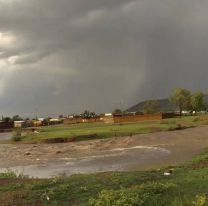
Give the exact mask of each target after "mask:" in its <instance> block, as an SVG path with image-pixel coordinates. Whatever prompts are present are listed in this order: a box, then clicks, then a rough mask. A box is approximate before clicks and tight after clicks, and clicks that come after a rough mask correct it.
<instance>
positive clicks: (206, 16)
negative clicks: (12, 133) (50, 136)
mask: <svg viewBox="0 0 208 206" xmlns="http://www.w3.org/2000/svg"><path fill="white" fill-rule="evenodd" d="M207 11H208V1H207V0H197V1H196V0H0V71H1V72H0V115H1V114H2V115H13V114H20V115H24V116H34V115H35V113H38V114H39V115H40V116H49V115H57V114H68V113H74V112H75V113H78V112H81V111H83V110H84V109H89V110H92V111H96V112H109V111H112V110H113V109H115V108H117V107H120V102H121V106H122V107H123V109H124V108H128V107H129V106H132V105H133V104H135V103H138V102H139V101H141V100H145V99H149V98H160V97H166V96H168V95H169V94H170V92H171V91H172V90H173V89H174V88H175V87H185V88H188V89H192V90H202V91H204V92H205V93H208V12H207Z"/></svg>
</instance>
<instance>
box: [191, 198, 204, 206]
mask: <svg viewBox="0 0 208 206" xmlns="http://www.w3.org/2000/svg"><path fill="white" fill-rule="evenodd" d="M193 205H194V206H205V205H206V196H205V195H197V196H196V199H195V201H194V202H193Z"/></svg>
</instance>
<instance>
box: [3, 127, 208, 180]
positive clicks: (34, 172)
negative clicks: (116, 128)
mask: <svg viewBox="0 0 208 206" xmlns="http://www.w3.org/2000/svg"><path fill="white" fill-rule="evenodd" d="M207 146H208V126H203V127H197V128H191V129H186V130H180V131H171V132H157V133H151V134H143V135H136V136H133V137H120V138H119V137H117V138H111V139H105V140H92V141H82V142H73V143H64V144H10V145H9V144H1V145H0V171H4V170H6V169H7V168H10V169H12V170H14V171H16V172H18V173H23V174H25V175H29V176H31V177H39V178H49V177H53V176H56V175H60V174H63V173H64V174H67V175H71V174H76V173H92V172H103V171H124V170H144V169H150V168H155V167H161V166H168V165H175V164H178V163H182V162H184V161H186V160H189V159H191V158H192V157H193V156H194V155H196V154H199V153H200V152H202V151H203V149H204V148H207Z"/></svg>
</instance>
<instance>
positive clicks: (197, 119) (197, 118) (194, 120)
mask: <svg viewBox="0 0 208 206" xmlns="http://www.w3.org/2000/svg"><path fill="white" fill-rule="evenodd" d="M199 121H200V118H199V117H195V118H194V119H193V120H192V122H199Z"/></svg>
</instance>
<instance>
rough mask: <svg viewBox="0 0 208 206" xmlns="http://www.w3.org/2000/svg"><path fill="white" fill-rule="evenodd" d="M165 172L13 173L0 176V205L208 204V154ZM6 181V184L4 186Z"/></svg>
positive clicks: (105, 205) (181, 205) (119, 205)
mask: <svg viewBox="0 0 208 206" xmlns="http://www.w3.org/2000/svg"><path fill="white" fill-rule="evenodd" d="M165 170H166V169H165V168H163V169H158V170H154V171H142V172H141V171H138V172H106V173H97V174H86V175H73V176H71V177H65V176H62V177H57V178H54V179H48V180H39V179H27V178H22V176H21V177H18V178H15V177H14V175H13V174H12V173H11V172H10V173H9V175H5V174H1V175H0V205H2V206H4V205H5V206H9V205H50V206H57V205H60V206H69V205H74V206H75V205H77V206H78V205H80V206H87V205H94V206H96V205H99V206H111V205H115V206H123V205H127V206H134V205H139V206H140V205H144V206H146V205H147V206H150V205H157V206H166V205H167V206H168V205H172V206H191V205H202V206H204V205H208V201H207V200H208V151H206V152H205V153H204V154H203V155H200V156H197V157H196V158H194V159H193V160H192V161H191V162H188V163H186V164H184V165H182V166H178V167H175V168H174V171H173V174H172V175H171V176H164V175H163V172H164V171H165ZM4 181H7V184H3V185H2V183H3V182H4ZM205 200H206V201H207V203H204V202H205ZM194 202H195V203H194ZM200 202H201V203H200ZM127 203H128V204H127Z"/></svg>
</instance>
